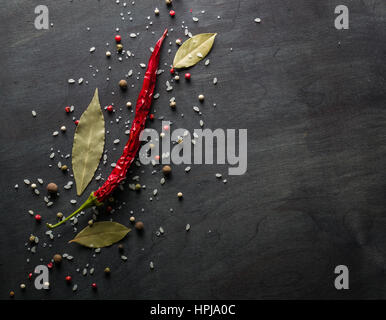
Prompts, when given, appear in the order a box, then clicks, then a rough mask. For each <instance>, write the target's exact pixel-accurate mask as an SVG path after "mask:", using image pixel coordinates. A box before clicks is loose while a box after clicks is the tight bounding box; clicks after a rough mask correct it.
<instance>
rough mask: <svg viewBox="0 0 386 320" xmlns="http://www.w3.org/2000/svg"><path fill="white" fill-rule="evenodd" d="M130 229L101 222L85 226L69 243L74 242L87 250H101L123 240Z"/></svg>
mask: <svg viewBox="0 0 386 320" xmlns="http://www.w3.org/2000/svg"><path fill="white" fill-rule="evenodd" d="M130 231H131V229H129V228H127V227H125V226H124V225H122V224H120V223H118V222H112V221H101V222H95V223H94V224H93V225H92V226H87V227H86V228H84V229H83V230H82V231H81V232H79V233H78V234H77V235H76V236H75V238H74V239H72V240H71V241H70V242H76V243H79V244H81V245H82V246H86V247H89V248H103V247H108V246H111V245H112V244H114V243H116V242H118V241H119V240H121V239H123V238H124V237H125V236H126V235H127V234H128V233H129V232H130Z"/></svg>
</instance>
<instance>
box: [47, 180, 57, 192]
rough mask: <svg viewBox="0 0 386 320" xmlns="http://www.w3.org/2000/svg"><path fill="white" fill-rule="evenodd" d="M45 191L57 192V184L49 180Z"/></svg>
mask: <svg viewBox="0 0 386 320" xmlns="http://www.w3.org/2000/svg"><path fill="white" fill-rule="evenodd" d="M47 191H48V192H49V193H56V192H58V185H57V184H56V183H53V182H50V183H49V184H47Z"/></svg>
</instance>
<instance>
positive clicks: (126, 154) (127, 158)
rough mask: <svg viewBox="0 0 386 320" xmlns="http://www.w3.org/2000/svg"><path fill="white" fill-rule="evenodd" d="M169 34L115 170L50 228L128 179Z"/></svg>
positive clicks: (153, 62) (155, 59)
mask: <svg viewBox="0 0 386 320" xmlns="http://www.w3.org/2000/svg"><path fill="white" fill-rule="evenodd" d="M167 32H168V30H167V29H166V30H165V31H164V33H163V35H162V37H161V38H160V39H159V40H158V41H157V43H156V45H155V46H154V50H153V53H152V54H151V57H150V59H149V63H148V65H147V69H146V73H145V76H144V79H143V85H142V89H141V91H140V93H139V95H138V99H137V105H136V108H135V118H134V121H133V124H132V126H131V130H130V135H129V140H128V141H127V143H126V146H125V147H124V149H123V153H122V155H121V157H120V158H119V160H118V161H117V162H116V166H115V168H114V169H113V171H112V172H111V173H110V175H109V177H108V178H107V179H106V181H105V183H104V184H103V185H102V186H101V187H100V188H99V189H98V190H97V191H94V192H91V194H90V196H89V198H88V199H87V200H86V202H85V203H83V204H82V205H81V206H80V208H79V209H78V210H76V211H75V212H73V213H72V214H71V215H69V216H68V217H66V219H63V220H61V221H60V222H58V223H57V224H55V225H52V224H47V226H48V227H49V228H55V227H57V226H59V225H61V224H62V223H64V222H65V221H68V220H69V219H71V218H72V217H73V216H74V215H76V214H77V213H79V212H80V211H82V210H84V209H86V208H89V207H92V206H100V205H102V202H103V201H104V200H105V199H106V198H107V197H109V195H110V194H111V193H112V192H113V191H114V190H115V188H116V187H117V186H118V185H119V184H120V183H121V182H122V181H123V180H124V179H125V178H126V173H127V170H128V169H129V167H130V165H131V163H132V162H133V161H134V158H135V156H136V154H137V152H138V149H139V147H140V146H141V141H140V140H139V136H140V134H141V132H142V131H143V129H144V128H145V122H146V119H147V116H148V114H149V111H150V107H151V103H152V100H153V92H154V88H155V83H156V79H157V69H158V64H159V57H160V49H161V45H162V42H163V41H164V39H165V37H166V34H167Z"/></svg>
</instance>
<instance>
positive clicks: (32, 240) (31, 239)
mask: <svg viewBox="0 0 386 320" xmlns="http://www.w3.org/2000/svg"><path fill="white" fill-rule="evenodd" d="M35 239H36V237H35V236H34V235H33V234H31V235H30V237H29V242H35Z"/></svg>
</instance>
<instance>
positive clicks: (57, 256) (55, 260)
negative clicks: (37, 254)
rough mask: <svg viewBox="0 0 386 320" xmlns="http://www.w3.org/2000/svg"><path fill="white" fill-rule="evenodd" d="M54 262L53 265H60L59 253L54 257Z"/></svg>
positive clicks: (60, 257)
mask: <svg viewBox="0 0 386 320" xmlns="http://www.w3.org/2000/svg"><path fill="white" fill-rule="evenodd" d="M54 262H55V263H61V262H62V256H61V255H60V254H59V253H57V254H55V255H54Z"/></svg>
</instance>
